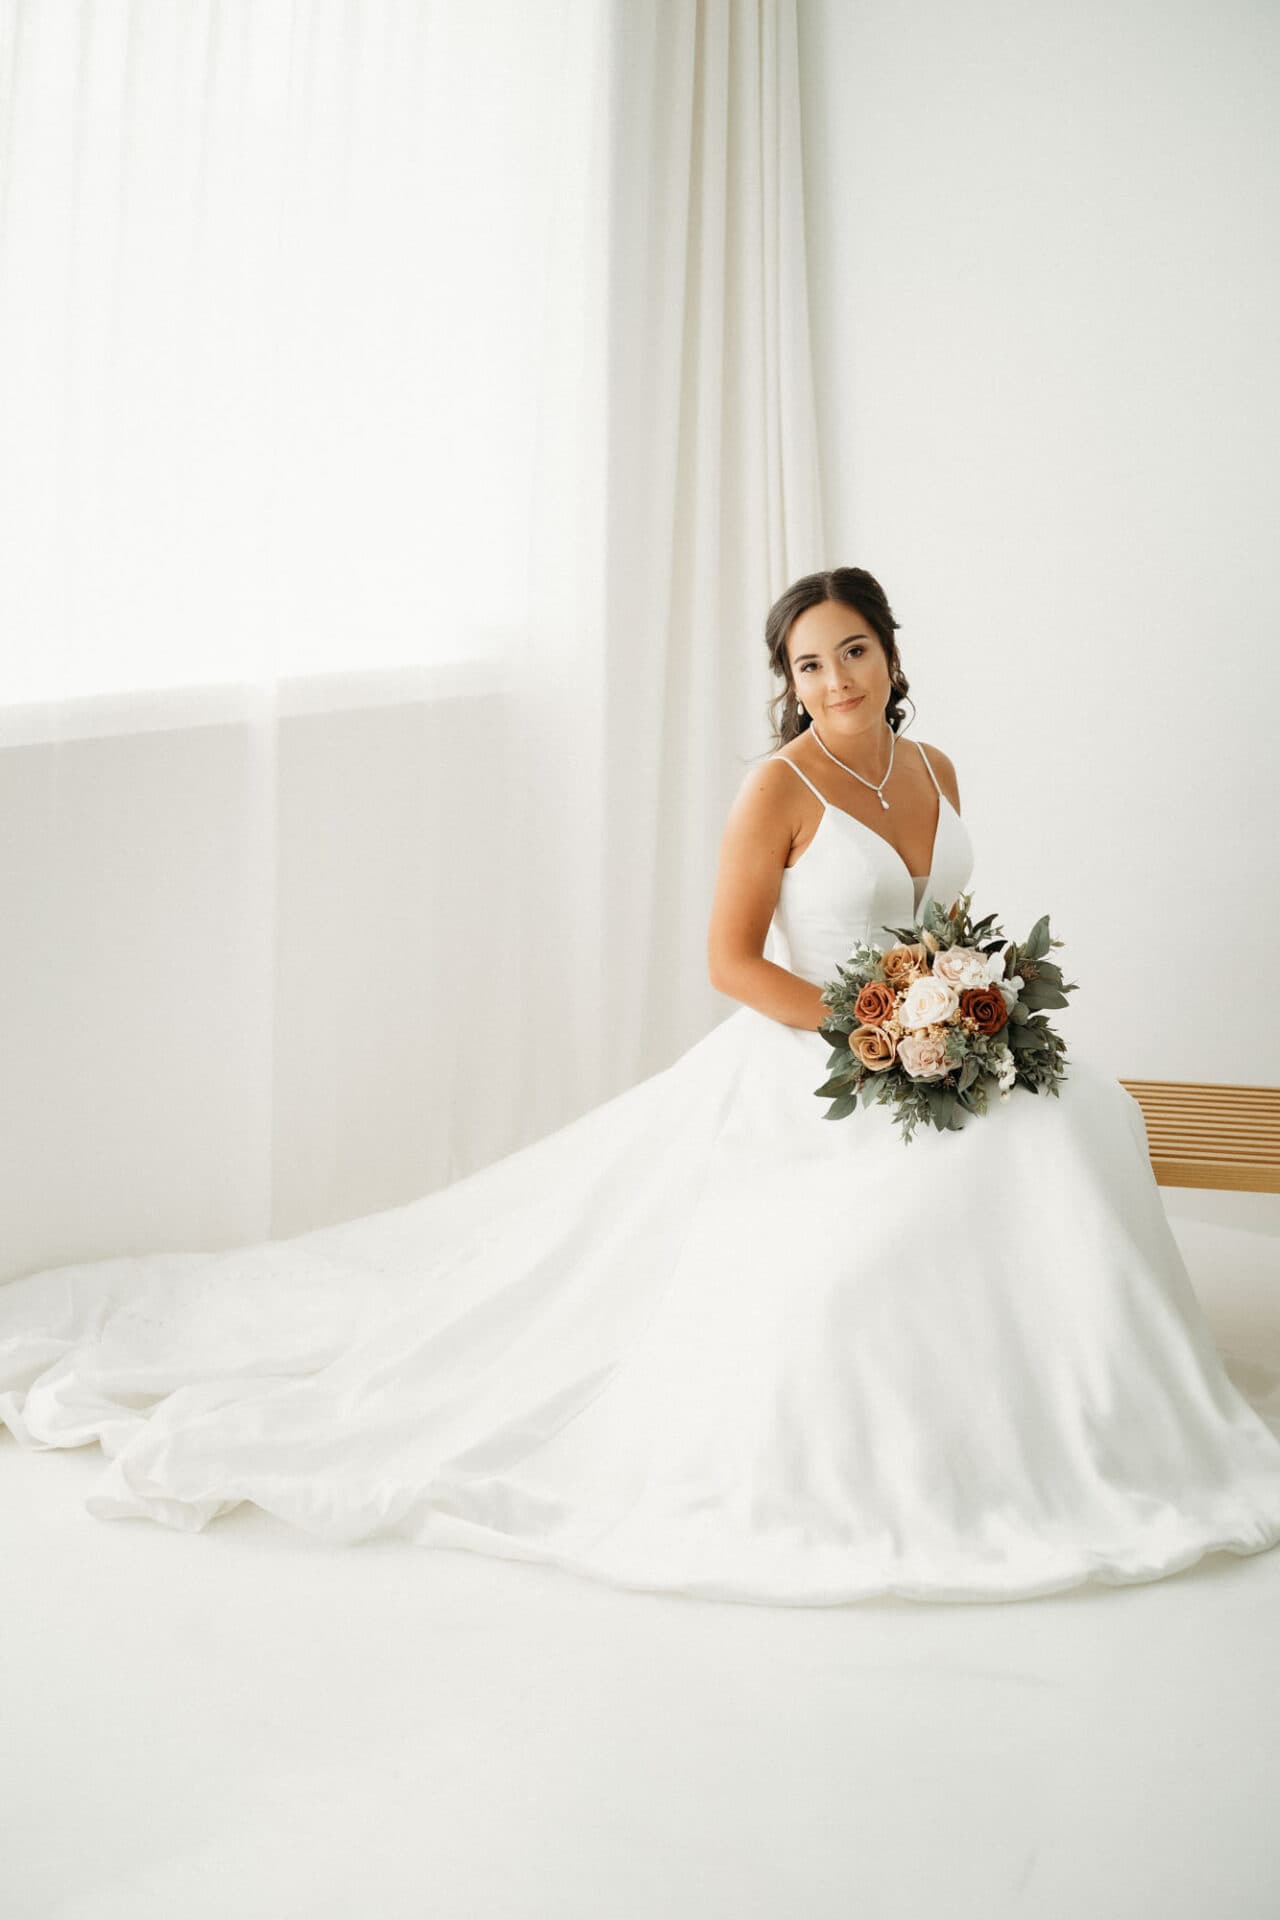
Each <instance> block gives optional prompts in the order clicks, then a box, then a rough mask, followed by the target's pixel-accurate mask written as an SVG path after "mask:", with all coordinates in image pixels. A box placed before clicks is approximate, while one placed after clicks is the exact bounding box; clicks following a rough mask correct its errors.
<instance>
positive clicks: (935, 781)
mask: <svg viewBox="0 0 1280 1920" xmlns="http://www.w3.org/2000/svg"><path fill="white" fill-rule="evenodd" d="M915 744H916V747H917V748H918V749H919V753H920V758H921V759H922V760H923V761H924V763H925V765H926V767H929V778H930V779H931V780H932V782H933V784H934V786H935V787H938V776H937V774H936V773H935V772H934V770H933V768H932V767H931V766H929V756H928V754H927V753H926V752H925V750H924V748H923V747H922V746H921V745H920V742H919V741H918V740H917V741H916V743H915ZM938 798H939V800H941V798H942V788H941V787H938Z"/></svg>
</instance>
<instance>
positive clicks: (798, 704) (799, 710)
mask: <svg viewBox="0 0 1280 1920" xmlns="http://www.w3.org/2000/svg"><path fill="white" fill-rule="evenodd" d="M796 712H797V713H803V712H804V702H803V701H802V700H797V701H796Z"/></svg>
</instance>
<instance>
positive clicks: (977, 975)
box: [933, 947, 991, 988]
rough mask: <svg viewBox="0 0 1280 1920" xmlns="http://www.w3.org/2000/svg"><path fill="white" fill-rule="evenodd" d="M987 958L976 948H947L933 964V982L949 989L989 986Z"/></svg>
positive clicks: (989, 972) (989, 976) (989, 977)
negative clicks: (940, 983) (938, 982)
mask: <svg viewBox="0 0 1280 1920" xmlns="http://www.w3.org/2000/svg"><path fill="white" fill-rule="evenodd" d="M987 961H988V956H987V955H986V954H985V953H979V952H978V949H977V948H976V947H948V948H947V949H946V951H945V952H944V953H940V954H939V955H938V957H937V959H936V960H935V961H934V963H933V977H934V979H935V980H945V981H946V982H947V985H948V986H951V987H957V988H959V987H987V986H990V984H991V970H990V967H989V966H988V964H987Z"/></svg>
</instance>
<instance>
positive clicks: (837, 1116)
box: [822, 1093, 858, 1120]
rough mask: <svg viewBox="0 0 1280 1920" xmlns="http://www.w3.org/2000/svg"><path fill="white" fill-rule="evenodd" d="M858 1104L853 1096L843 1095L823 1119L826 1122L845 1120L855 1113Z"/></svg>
mask: <svg viewBox="0 0 1280 1920" xmlns="http://www.w3.org/2000/svg"><path fill="white" fill-rule="evenodd" d="M857 1104H858V1102H857V1100H856V1098H855V1097H854V1095H853V1094H851V1093H842V1094H841V1095H840V1098H839V1099H838V1100H837V1101H836V1102H835V1103H834V1104H833V1105H832V1106H830V1107H828V1108H827V1111H826V1112H825V1113H824V1114H823V1116H822V1117H823V1119H824V1120H843V1119H844V1117H845V1115H846V1114H847V1113H852V1112H853V1111H854V1108H855V1107H856V1106H857Z"/></svg>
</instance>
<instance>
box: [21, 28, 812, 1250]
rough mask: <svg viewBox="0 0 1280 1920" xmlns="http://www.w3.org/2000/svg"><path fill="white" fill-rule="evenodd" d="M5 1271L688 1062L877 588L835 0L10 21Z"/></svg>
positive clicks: (367, 1192)
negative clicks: (821, 35) (718, 945)
mask: <svg viewBox="0 0 1280 1920" xmlns="http://www.w3.org/2000/svg"><path fill="white" fill-rule="evenodd" d="M0 23H2V34H0V88H2V89H3V95H2V98H0V111H2V114H3V124H2V126H0V137H2V139H3V153H4V156H5V158H4V166H5V174H4V179H3V182H0V407H2V409H3V418H2V419H0V431H2V436H3V453H2V454H0V524H2V525H3V527H4V529H5V538H6V542H7V553H6V556H5V560H4V565H3V569H2V572H0V616H2V618H3V627H4V631H5V633H6V636H7V639H8V650H7V653H6V656H5V660H4V664H3V666H2V667H0V886H2V887H3V898H4V901H5V903H6V908H7V911H6V915H5V922H6V938H5V940H4V942H3V947H2V949H0V1068H2V1072H0V1182H2V1183H3V1184H2V1186H0V1218H2V1220H3V1227H4V1234H3V1247H2V1250H0V1260H2V1261H3V1273H4V1274H5V1275H8V1276H12V1275H14V1274H17V1273H22V1272H26V1271H29V1270H32V1269H34V1268H36V1267H40V1266H46V1265H51V1264H54V1263H58V1262H62V1261H64V1260H65V1261H69V1260H72V1259H80V1258H93V1257H100V1256H105V1255H109V1254H113V1253H118V1252H119V1253H125V1252H129V1251H141V1250H144V1249H150V1248H161V1247H170V1248H172V1247H188V1248H191V1249H193V1250H194V1249H199V1248H205V1247H213V1246H223V1245H229V1244H236V1243H239V1242H245V1241H254V1240H258V1239H263V1238H266V1237H269V1236H273V1235H283V1234H288V1233H293V1232H298V1231H301V1230H303V1229H304V1228H306V1227H309V1226H314V1225H320V1224H324V1223H326V1222H328V1221H332V1220H337V1219H342V1218H347V1217H352V1216H354V1215H356V1214H360V1213H366V1212H371V1211H373V1210H375V1209H377V1208H379V1207H383V1206H390V1205H395V1204H399V1203H401V1202H404V1201H408V1200H410V1199H412V1198H414V1197H416V1196H417V1195H419V1194H421V1193H424V1192H427V1191H429V1190H430V1189H432V1188H433V1187H435V1186H437V1185H439V1184H441V1183H442V1182H444V1181H446V1180H449V1179H452V1178H456V1177H458V1176H459V1175H461V1174H463V1173H465V1172H468V1171H470V1170H471V1169H472V1168H474V1167H477V1166H480V1165H483V1164H485V1163H486V1162H487V1161H489V1160H491V1159H493V1158H494V1157H496V1156H497V1155H498V1154H500V1153H502V1152H505V1151H508V1150H510V1149H511V1148H513V1147H515V1146H518V1145H520V1144H523V1143H524V1142H525V1141H526V1140H529V1139H533V1138H535V1137H537V1136H538V1135H539V1134H541V1133H543V1132H545V1131H547V1130H548V1129H549V1128H550V1127H552V1126H555V1125H559V1124H561V1123H563V1122H564V1121H566V1120H568V1119H570V1118H572V1117H573V1116H574V1115H575V1114H577V1113H579V1112H581V1111H583V1110H584V1109H585V1108H586V1107H587V1106H589V1105H591V1104H593V1103H594V1102H596V1101H597V1100H600V1099H603V1098H606V1097H608V1096H609V1095H611V1094H613V1093H615V1092H618V1091H621V1090H622V1089H623V1088H624V1087H626V1086H628V1085H630V1084H632V1083H633V1082H634V1081H635V1080H636V1079H638V1078H640V1077H641V1076H643V1075H644V1074H646V1073H649V1072H652V1071H655V1070H656V1069H658V1068H659V1067H661V1066H663V1065H665V1064H666V1063H667V1062H668V1061H669V1060H670V1059H672V1058H674V1057H675V1055H676V1053H677V1052H678V1051H679V1050H680V1049H681V1048H683V1047H684V1046H686V1045H688V1044H690V1043H691V1042H692V1041H693V1040H695V1039H696V1038H697V1037H698V1036H699V1035H700V1034H701V1033H702V1032H704V1031H705V1030H706V1029H707V1028H708V1027H709V1026H710V1025H711V1024H713V1023H714V1021H715V1020H717V1019H718V1018H721V1017H723V1015H724V1014H726V1013H727V1012H729V1011H731V1007H730V1005H729V1003H727V1002H725V1001H724V1000H723V999H721V998H720V997H719V996H717V995H715V994H714V993H713V992H712V991H711V989H710V987H709V985H708V984H707V981H706V969H705V932H706V914H707V909H708V906H709V901H710V887H711V880H712V877H713V874H714V867H715V858H716V853H717V848H718V836H719V831H720V827H721V824H722V820H723V814H724V809H725V807H726V806H727V804H728V801H729V799H730V798H731V796H732V793H733V791H734V789H735V788H736V786H737V783H738V781H739V779H740V778H741V774H742V771H743V769H744V767H745V765H746V763H747V761H748V760H749V758H750V757H752V756H754V755H756V754H758V753H759V752H761V751H762V750H763V749H764V747H765V746H766V745H767V730H766V715H765V707H766V702H767V699H768V696H769V694H770V692H771V691H772V690H773V688H772V684H771V682H770V680H769V677H768V674H767V671H766V663H765V654H764V645H763V637H762V636H763V619H764V613H765V611H766V608H767V606H768V604H769V602H770V600H771V599H772V598H773V597H774V595H775V594H776V593H777V592H778V591H780V590H781V588H782V587H783V586H784V585H785V584H787V582H788V581H789V580H790V579H792V578H794V577H795V575H796V574H798V573H800V572H804V571H807V570H809V569H810V568H812V567H815V566H819V565H822V564H825V563H826V560H827V556H826V555H825V554H824V553H823V551H822V538H821V512H820V503H819V488H818V480H817V469H816V451H815V446H816V442H815V432H814V417H813V415H814V403H813V394H812V387H811V375H810V363H809V347H808V319H807V305H806V285H805V251H804V228H803V204H802V180H801V171H800V99H799V90H798V80H797V69H796V20H795V7H794V0H720V4H715V3H714V0H665V3H664V0H655V4H652V5H635V4H626V0H556V4H546V5H539V6H538V7H532V8H530V7H527V6H525V5H523V3H522V0H363V4H356V0H305V3H303V4H299V5H296V6H294V7H291V8H284V7H275V6H264V5H261V4H255V3H254V0H238V3H237V0H222V4H217V0H180V3H179V4H174V0H152V3H151V4H148V3H147V0H137V3H136V4H134V5H132V6H128V7H124V6H119V5H111V4H106V3H105V0H87V4H82V5H72V4H71V3H70V0H66V4H60V3H59V0H52V3H51V4H41V5H34V4H32V5H19V4H14V3H13V0H7V3H6V4H2V5H0Z"/></svg>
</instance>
